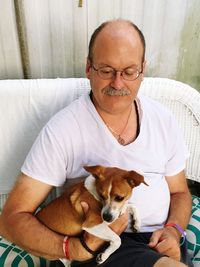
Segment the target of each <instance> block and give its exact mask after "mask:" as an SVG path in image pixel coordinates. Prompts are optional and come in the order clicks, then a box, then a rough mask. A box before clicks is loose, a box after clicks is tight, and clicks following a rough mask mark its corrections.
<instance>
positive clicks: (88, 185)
mask: <svg viewBox="0 0 200 267" xmlns="http://www.w3.org/2000/svg"><path fill="white" fill-rule="evenodd" d="M84 168H85V170H86V171H87V172H89V173H90V174H91V175H89V176H88V177H87V178H86V179H85V181H83V182H80V183H77V184H75V185H73V186H71V187H69V188H67V189H66V191H65V192H64V193H63V194H62V195H61V196H60V197H58V198H56V199H54V200H53V201H52V202H50V203H49V204H48V205H47V206H46V207H45V208H43V209H41V210H40V211H39V212H38V213H37V214H36V216H37V218H38V219H39V220H40V221H41V222H42V223H43V224H45V225H46V226H47V227H48V228H50V229H51V230H53V231H55V232H57V233H60V234H63V235H67V236H78V235H80V234H81V233H82V232H83V231H86V232H88V233H90V234H92V235H94V236H97V237H99V238H101V239H103V240H105V241H107V242H109V246H108V247H107V248H106V249H105V251H103V252H102V253H100V254H98V255H97V258H96V261H97V263H98V264H100V263H103V262H104V261H105V260H106V259H107V258H108V257H109V256H110V255H111V254H112V253H113V252H114V251H115V250H116V249H118V248H119V246H120V245H121V239H120V237H119V236H118V235H117V234H116V233H114V232H113V231H112V230H111V229H110V228H109V226H108V225H109V224H110V223H112V222H113V221H115V220H116V219H117V218H118V217H119V216H120V215H121V214H123V213H124V212H125V211H126V209H127V208H128V210H129V212H130V214H131V215H132V216H133V218H134V225H133V227H134V229H135V230H136V231H138V230H139V227H140V222H139V219H138V216H137V213H136V209H135V207H134V206H133V205H131V204H128V200H129V198H130V196H131V194H132V189H133V188H134V187H136V186H138V185H139V184H140V183H144V184H146V183H145V181H144V177H143V176H142V175H140V174H139V173H137V172H135V171H126V170H122V169H119V168H116V167H103V166H87V167H84ZM81 202H87V203H88V205H89V210H88V212H87V213H86V214H85V213H84V211H83V209H82V206H81ZM61 261H62V262H63V263H64V265H65V266H70V261H68V260H66V259H61Z"/></svg>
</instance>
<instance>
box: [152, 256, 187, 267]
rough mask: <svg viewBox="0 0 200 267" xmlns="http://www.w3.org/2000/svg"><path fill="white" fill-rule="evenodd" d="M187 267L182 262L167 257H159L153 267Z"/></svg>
mask: <svg viewBox="0 0 200 267" xmlns="http://www.w3.org/2000/svg"><path fill="white" fill-rule="evenodd" d="M169 266H170V267H187V265H185V264H184V263H181V262H179V261H175V260H173V259H171V258H168V257H162V258H160V259H159V260H158V261H157V262H156V263H155V264H154V266H153V267H169Z"/></svg>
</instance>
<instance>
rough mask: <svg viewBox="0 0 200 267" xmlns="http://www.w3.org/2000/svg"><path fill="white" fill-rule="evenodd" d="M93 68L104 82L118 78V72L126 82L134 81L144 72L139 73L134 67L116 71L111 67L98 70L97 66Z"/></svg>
mask: <svg viewBox="0 0 200 267" xmlns="http://www.w3.org/2000/svg"><path fill="white" fill-rule="evenodd" d="M92 68H93V69H94V70H95V71H96V72H97V74H98V76H99V77H100V78H101V79H103V80H109V79H113V78H114V77H116V74H117V72H119V73H120V75H121V76H122V77H123V79H124V80H126V81H134V80H136V79H137V78H138V77H139V76H140V74H141V73H142V70H141V71H139V70H138V69H135V68H133V67H128V68H126V69H124V70H116V69H113V68H111V67H100V68H98V69H96V68H95V66H94V65H93V66H92Z"/></svg>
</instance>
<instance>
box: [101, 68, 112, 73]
mask: <svg viewBox="0 0 200 267" xmlns="http://www.w3.org/2000/svg"><path fill="white" fill-rule="evenodd" d="M112 72H113V70H112V69H101V73H103V74H108V73H112Z"/></svg>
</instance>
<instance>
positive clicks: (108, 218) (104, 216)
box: [103, 212, 113, 222]
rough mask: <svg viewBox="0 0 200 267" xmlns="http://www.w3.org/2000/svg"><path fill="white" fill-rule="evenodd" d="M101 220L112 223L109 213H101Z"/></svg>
mask: <svg viewBox="0 0 200 267" xmlns="http://www.w3.org/2000/svg"><path fill="white" fill-rule="evenodd" d="M103 219H104V221H106V222H112V221H113V216H112V214H110V212H104V213H103Z"/></svg>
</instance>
